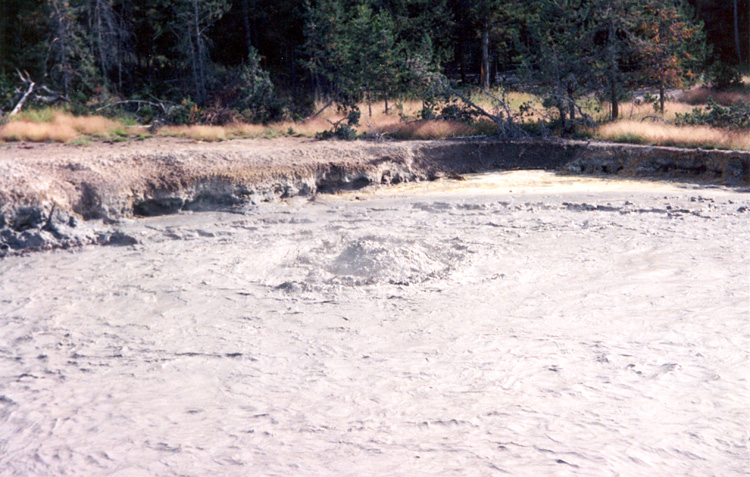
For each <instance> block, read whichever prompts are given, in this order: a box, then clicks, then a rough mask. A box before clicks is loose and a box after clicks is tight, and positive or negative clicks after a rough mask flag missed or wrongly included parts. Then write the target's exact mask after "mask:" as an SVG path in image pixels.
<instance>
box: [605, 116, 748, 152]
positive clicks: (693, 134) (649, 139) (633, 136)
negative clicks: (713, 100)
mask: <svg viewBox="0 0 750 477" xmlns="http://www.w3.org/2000/svg"><path fill="white" fill-rule="evenodd" d="M595 136H596V137H597V138H599V139H604V140H606V141H613V142H625V143H635V144H653V145H659V146H682V147H702V148H718V149H750V133H743V132H735V131H727V130H724V129H717V128H711V127H708V126H673V125H670V124H654V123H650V122H642V121H630V120H624V121H618V122H614V123H609V124H605V125H603V126H601V127H599V128H598V129H597V130H596V132H595Z"/></svg>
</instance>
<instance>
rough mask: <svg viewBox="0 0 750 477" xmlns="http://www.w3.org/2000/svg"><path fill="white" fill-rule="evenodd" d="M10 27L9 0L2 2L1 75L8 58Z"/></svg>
mask: <svg viewBox="0 0 750 477" xmlns="http://www.w3.org/2000/svg"><path fill="white" fill-rule="evenodd" d="M7 27H8V2H6V1H5V0H3V1H2V2H0V75H2V74H5V60H6V58H8V57H7V56H6V55H7V52H6V48H5V45H6V43H5V32H6V30H7Z"/></svg>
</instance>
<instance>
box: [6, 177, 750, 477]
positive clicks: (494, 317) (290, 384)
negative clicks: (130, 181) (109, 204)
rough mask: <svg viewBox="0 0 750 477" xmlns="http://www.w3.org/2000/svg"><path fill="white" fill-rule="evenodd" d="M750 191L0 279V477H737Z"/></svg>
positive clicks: (562, 191) (204, 233) (517, 209)
mask: <svg viewBox="0 0 750 477" xmlns="http://www.w3.org/2000/svg"><path fill="white" fill-rule="evenodd" d="M749 218H750V194H748V192H747V191H746V190H744V189H736V188H735V189H732V188H727V187H719V186H715V187H710V186H696V185H688V184H679V183H663V182H656V181H643V182H636V181H625V180H604V179H582V178H576V177H561V176H558V175H555V174H552V173H548V172H540V171H539V172H512V173H502V174H487V175H476V176H469V177H467V180H465V181H437V182H433V183H429V184H417V185H405V186H398V187H396V188H390V189H383V190H380V191H371V190H364V191H357V192H351V193H346V194H339V195H335V196H317V197H315V198H314V199H310V198H305V197H295V198H290V199H288V200H284V201H281V202H277V203H262V204H259V205H257V206H242V207H238V208H237V209H236V210H235V213H218V212H188V213H182V214H178V215H171V216H165V217H155V218H146V219H140V220H130V219H126V220H123V221H122V222H121V223H120V224H119V225H118V230H119V231H120V233H121V234H122V237H129V238H130V239H131V243H130V244H129V245H128V244H126V243H125V244H122V246H119V247H86V248H82V249H77V250H74V251H70V250H56V251H49V252H40V253H35V254H31V255H27V256H10V257H6V258H5V259H3V260H0V474H2V475H19V476H20V475H77V476H80V475H122V476H125V475H127V476H132V475H209V474H214V475H238V476H239V475H284V476H285V475H357V476H361V475H409V476H414V475H461V476H465V475H498V474H505V473H508V474H512V475H591V476H605V475H722V476H731V475H747V470H748V469H749V468H750V447H749V446H750V427H749V426H748V422H750V351H749V350H750V227H748V219H749Z"/></svg>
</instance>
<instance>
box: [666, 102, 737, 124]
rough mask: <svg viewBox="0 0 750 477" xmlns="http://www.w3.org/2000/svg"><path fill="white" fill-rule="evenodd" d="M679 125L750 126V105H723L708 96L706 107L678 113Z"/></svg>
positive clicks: (676, 119) (676, 122)
mask: <svg viewBox="0 0 750 477" xmlns="http://www.w3.org/2000/svg"><path fill="white" fill-rule="evenodd" d="M675 124H676V125H678V126H711V127H715V128H733V129H747V128H750V105H748V104H747V103H735V104H732V105H730V106H722V105H720V104H718V103H716V102H715V101H714V100H713V98H710V97H709V98H708V105H707V106H706V107H705V108H694V109H693V110H692V111H691V112H689V113H683V114H680V113H678V114H677V115H676V117H675Z"/></svg>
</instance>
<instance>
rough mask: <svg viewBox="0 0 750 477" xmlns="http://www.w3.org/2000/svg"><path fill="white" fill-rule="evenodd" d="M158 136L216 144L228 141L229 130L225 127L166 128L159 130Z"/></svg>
mask: <svg viewBox="0 0 750 477" xmlns="http://www.w3.org/2000/svg"><path fill="white" fill-rule="evenodd" d="M158 135H159V136H167V137H184V138H189V139H193V140H194V141H205V142H215V141H223V140H225V139H227V129H226V128H225V127H224V126H165V127H163V128H161V129H159V132H158Z"/></svg>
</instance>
